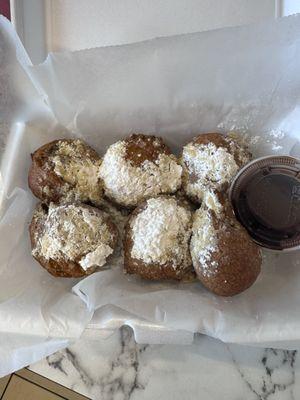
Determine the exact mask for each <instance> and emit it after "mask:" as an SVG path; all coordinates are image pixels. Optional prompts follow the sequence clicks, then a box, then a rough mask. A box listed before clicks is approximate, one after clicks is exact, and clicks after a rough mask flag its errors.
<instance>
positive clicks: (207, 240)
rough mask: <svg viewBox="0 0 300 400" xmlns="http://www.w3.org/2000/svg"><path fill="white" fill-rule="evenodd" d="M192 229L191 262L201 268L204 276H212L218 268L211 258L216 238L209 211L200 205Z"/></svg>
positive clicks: (216, 242)
mask: <svg viewBox="0 0 300 400" xmlns="http://www.w3.org/2000/svg"><path fill="white" fill-rule="evenodd" d="M192 231H193V234H192V239H191V244H190V250H191V256H192V260H193V264H194V265H196V266H198V267H200V268H201V270H202V274H203V275H204V276H207V277H209V276H212V275H214V274H215V273H216V272H217V270H218V263H217V262H216V261H214V260H212V256H213V254H214V253H215V252H216V250H217V245H218V239H217V231H216V230H215V228H214V225H213V219H212V214H211V211H209V210H208V209H207V208H205V207H201V208H200V209H199V210H197V211H196V212H195V214H194V221H193V229H192Z"/></svg>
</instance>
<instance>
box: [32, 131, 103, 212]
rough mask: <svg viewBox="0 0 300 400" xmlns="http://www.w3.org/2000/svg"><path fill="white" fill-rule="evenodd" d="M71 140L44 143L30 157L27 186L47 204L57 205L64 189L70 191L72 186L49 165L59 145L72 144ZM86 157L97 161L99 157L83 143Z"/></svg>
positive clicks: (64, 191) (83, 155)
mask: <svg viewBox="0 0 300 400" xmlns="http://www.w3.org/2000/svg"><path fill="white" fill-rule="evenodd" d="M73 141H74V140H73V139H59V140H53V141H52V142H49V143H46V144H45V145H43V146H41V147H40V148H38V149H37V150H36V151H35V152H34V153H33V154H32V155H31V159H32V163H31V167H30V169H29V174H28V186H29V188H30V189H31V191H32V193H33V194H34V195H35V196H36V197H37V198H38V199H40V200H41V201H43V202H45V203H47V204H49V203H50V202H53V203H58V202H59V201H60V200H61V199H62V197H63V196H64V195H65V193H66V189H67V190H70V189H71V188H72V185H71V184H70V183H67V182H65V181H64V180H63V179H62V178H61V177H60V176H58V175H57V174H56V173H55V172H54V166H53V165H51V161H50V160H51V157H52V156H53V155H54V154H55V152H56V151H57V146H58V144H59V143H62V142H64V143H72V142H73ZM85 146H86V152H85V153H84V154H82V157H85V156H86V155H88V156H89V158H91V159H93V160H95V161H97V160H99V155H98V154H97V152H96V151H95V150H94V149H92V148H91V147H90V146H89V145H88V144H86V143H85Z"/></svg>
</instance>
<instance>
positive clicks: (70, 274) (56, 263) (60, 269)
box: [29, 204, 118, 278]
mask: <svg viewBox="0 0 300 400" xmlns="http://www.w3.org/2000/svg"><path fill="white" fill-rule="evenodd" d="M80 206H81V207H83V208H86V209H88V210H91V211H92V212H93V213H95V214H99V215H103V214H102V211H101V210H98V209H97V208H95V207H91V206H88V205H83V204H80ZM39 207H41V208H43V209H44V211H45V217H44V218H39V217H38V216H37V214H36V213H34V214H33V218H32V220H31V223H30V226H29V234H30V241H31V248H32V249H34V248H36V246H37V239H38V237H39V236H41V235H42V234H43V230H44V222H45V219H46V216H47V213H48V206H47V205H46V204H38V206H37V208H36V210H37V209H38V208H39ZM105 223H106V224H107V226H108V229H109V230H110V232H111V234H112V243H111V247H112V248H115V247H116V244H117V240H118V232H117V228H116V226H115V225H114V223H113V222H112V221H111V220H110V217H109V216H107V218H106V219H105ZM82 256H84V254H83V255H82ZM82 256H81V257H79V258H78V262H74V261H71V260H68V261H67V260H64V259H63V258H62V259H60V260H52V259H50V260H46V259H45V258H44V257H42V256H39V255H35V256H33V257H34V258H35V259H36V261H37V262H38V263H39V264H40V265H41V266H42V267H43V268H45V269H46V270H47V271H48V272H49V273H50V274H51V275H53V276H55V277H63V278H81V277H83V276H88V275H91V274H92V273H94V272H95V271H96V270H97V267H91V268H88V269H87V270H86V271H85V270H84V269H83V268H81V266H80V264H79V261H80V259H81V258H82Z"/></svg>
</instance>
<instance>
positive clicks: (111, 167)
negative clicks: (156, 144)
mask: <svg viewBox="0 0 300 400" xmlns="http://www.w3.org/2000/svg"><path fill="white" fill-rule="evenodd" d="M125 153H126V144H125V142H124V141H119V142H117V143H115V144H113V145H112V146H110V147H109V149H108V150H107V152H106V154H105V156H104V159H103V162H102V165H101V167H100V176H101V178H102V179H103V180H104V183H105V193H106V195H107V196H108V197H109V198H111V199H113V200H114V201H116V202H117V203H119V204H122V205H125V206H135V205H136V204H137V203H139V202H140V201H142V200H144V199H147V198H149V197H153V196H156V195H158V194H162V193H174V192H175V191H176V190H177V189H178V188H179V187H180V185H181V173H182V168H181V166H180V165H178V164H177V161H176V157H175V156H173V155H167V154H160V155H159V157H158V159H157V160H156V161H155V162H152V161H148V160H146V161H144V162H143V163H142V165H140V166H134V165H132V164H131V163H130V161H129V160H126V159H125Z"/></svg>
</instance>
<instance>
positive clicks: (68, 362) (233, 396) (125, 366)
mask: <svg viewBox="0 0 300 400" xmlns="http://www.w3.org/2000/svg"><path fill="white" fill-rule="evenodd" d="M30 368H31V370H33V371H35V372H37V373H39V374H41V375H44V376H46V377H48V378H49V379H52V380H54V381H56V382H58V383H60V384H62V385H64V386H67V387H69V388H71V389H73V390H75V391H77V392H79V393H81V394H83V395H86V396H87V397H90V398H92V399H95V400H98V399H99V400H100V399H101V400H129V399H130V400H133V399H138V400H144V399H149V400H150V399H151V400H153V399H164V400H168V399H170V400H171V399H172V400H177V399H178V400H194V399H201V400H221V399H222V400H267V399H268V400H292V399H300V357H299V356H298V353H297V351H287V350H272V349H263V348H252V347H246V346H237V345H226V344H223V343H221V342H219V341H216V340H214V339H211V338H208V337H206V336H202V335H199V336H197V337H196V339H195V344H193V345H189V346H175V345H137V344H136V343H135V341H134V338H133V335H132V332H131V330H130V329H129V328H122V329H121V330H120V331H118V332H116V333H115V334H114V335H113V336H111V337H109V338H108V339H105V340H101V341H86V340H85V341H83V340H81V341H79V342H78V343H76V344H74V345H73V346H70V347H69V348H68V349H66V350H64V351H61V352H58V353H56V354H54V355H52V356H50V357H48V358H47V359H45V360H43V361H41V362H39V363H37V364H35V365H32V366H31V367H30Z"/></svg>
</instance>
